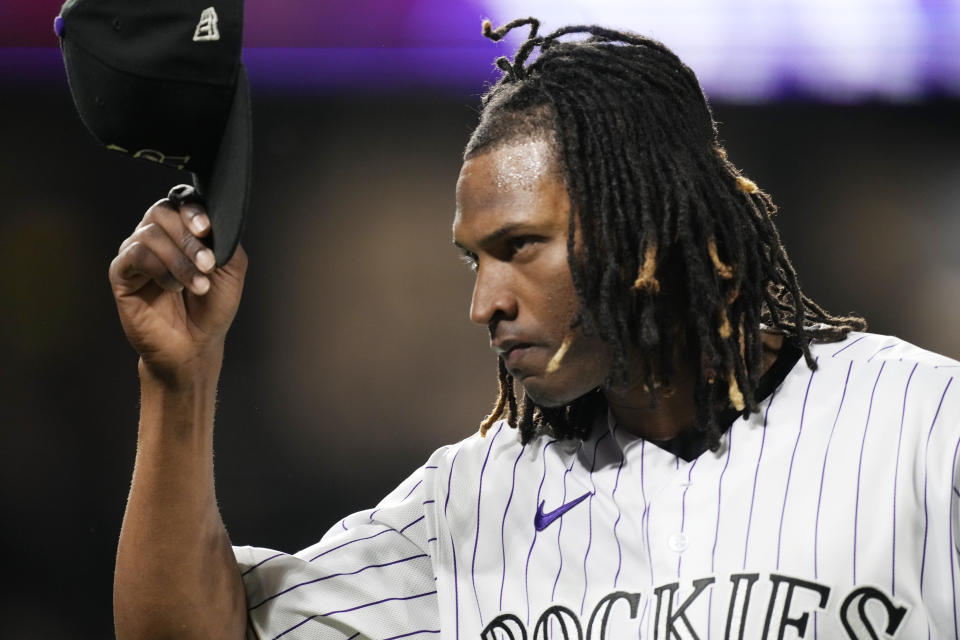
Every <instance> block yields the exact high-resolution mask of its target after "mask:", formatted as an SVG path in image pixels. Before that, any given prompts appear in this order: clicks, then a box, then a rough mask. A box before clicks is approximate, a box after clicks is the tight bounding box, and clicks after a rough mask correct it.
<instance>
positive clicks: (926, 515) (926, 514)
mask: <svg viewBox="0 0 960 640" xmlns="http://www.w3.org/2000/svg"><path fill="white" fill-rule="evenodd" d="M952 382H953V378H950V379H949V380H947V386H946V387H944V389H943V395H941V396H940V403H939V404H938V405H937V412H936V413H935V414H933V422H931V423H930V430H929V431H928V432H927V443H926V447H925V448H924V455H923V460H924V467H923V553H922V554H921V555H920V595H921V596H922V595H923V576H924V572H925V571H926V568H927V531H928V529H929V527H930V511H929V508H928V507H927V479H928V477H927V470H928V468H927V462H928V458H929V455H930V438H931V437H932V436H933V427H934V426H935V425H936V424H937V418H938V417H939V416H940V409H941V407H943V399H944V398H946V397H947V391H948V390H949V389H950V384H951V383H952ZM927 631H928V633H929V629H928V630H927Z"/></svg>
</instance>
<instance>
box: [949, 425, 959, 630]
mask: <svg viewBox="0 0 960 640" xmlns="http://www.w3.org/2000/svg"><path fill="white" fill-rule="evenodd" d="M958 450H960V440H957V446H955V447H954V448H953V466H952V467H950V468H951V469H956V468H957V451H958ZM952 482H953V480H951V483H952ZM953 490H954V491H956V490H957V489H956V487H954V488H953ZM947 515H948V516H949V519H950V540H949V541H948V543H949V545H950V551H949V553H948V557H949V558H950V588H951V589H952V590H953V638H954V640H960V625H958V623H957V576H956V574H955V573H954V570H953V565H955V564H957V563H956V560H955V558H954V546H953V545H954V542H953V496H950V503H949V504H948V505H947Z"/></svg>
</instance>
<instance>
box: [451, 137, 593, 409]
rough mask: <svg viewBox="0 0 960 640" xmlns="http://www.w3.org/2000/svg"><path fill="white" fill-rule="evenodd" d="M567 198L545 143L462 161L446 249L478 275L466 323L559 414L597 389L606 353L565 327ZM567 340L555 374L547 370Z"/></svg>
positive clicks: (570, 296)
mask: <svg viewBox="0 0 960 640" xmlns="http://www.w3.org/2000/svg"><path fill="white" fill-rule="evenodd" d="M569 217H570V197H569V195H568V194H567V190H566V187H565V185H564V183H563V180H562V176H561V174H560V172H559V170H558V167H557V165H556V161H555V159H554V153H553V150H552V148H551V145H550V143H549V142H548V140H547V139H546V138H545V137H542V138H521V139H518V140H515V141H513V142H508V143H505V144H503V145H500V146H496V147H495V148H494V149H493V150H491V151H486V152H483V153H481V154H479V155H477V156H474V157H473V158H471V159H469V160H467V161H466V162H465V163H464V164H463V168H462V169H461V170H460V178H459V180H458V181H457V212H456V218H455V219H454V223H453V237H454V242H455V244H457V246H459V247H460V248H461V249H462V250H463V251H464V254H465V256H466V257H467V258H468V260H469V261H470V263H471V264H472V266H473V267H474V269H475V271H476V283H475V284H474V287H473V299H472V302H471V305H470V319H471V320H473V321H474V322H476V323H477V324H482V325H486V326H487V327H488V329H489V331H490V345H491V347H492V348H493V349H494V350H495V351H496V352H497V354H498V355H499V357H500V358H502V359H503V361H504V364H505V365H506V367H507V370H508V371H509V372H510V374H511V375H512V376H513V377H514V378H515V379H516V380H518V381H520V382H521V384H523V387H524V389H525V390H526V392H527V394H528V395H529V396H530V397H531V398H532V399H533V400H534V401H535V402H536V403H537V404H539V405H541V406H547V407H554V406H561V405H564V404H566V403H568V402H570V401H572V400H574V399H576V398H578V397H580V396H581V395H583V394H585V393H587V392H588V391H590V390H591V389H593V388H595V387H597V386H599V385H600V384H601V383H602V382H603V380H604V378H605V377H606V374H607V370H608V368H609V362H610V359H609V355H608V353H609V350H608V348H607V347H606V345H605V344H604V343H603V342H602V341H601V340H600V339H599V338H584V337H583V335H582V334H581V333H580V332H579V331H574V330H572V329H571V327H570V325H571V323H572V321H573V319H574V317H575V315H576V313H577V311H578V309H579V300H578V297H577V294H576V291H575V290H574V286H573V280H572V277H571V275H570V268H569V266H568V263H567V231H568V224H569ZM565 339H566V340H568V342H569V347H568V349H567V350H566V353H565V355H564V356H563V358H562V359H561V360H560V362H559V367H556V368H553V367H551V369H553V370H552V371H549V370H548V363H550V361H551V358H553V357H554V355H555V354H556V353H557V351H558V350H559V349H560V348H561V345H563V344H564V340H565Z"/></svg>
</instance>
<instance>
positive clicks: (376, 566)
mask: <svg viewBox="0 0 960 640" xmlns="http://www.w3.org/2000/svg"><path fill="white" fill-rule="evenodd" d="M426 557H428V556H427V554H425V553H421V554H418V555H415V556H410V557H409V558H401V559H399V560H393V561H391V562H382V563H380V564H369V565H367V566H365V567H361V568H359V569H357V570H356V571H342V572H340V573H331V574H330V575H328V576H323V577H322V578H315V579H313V580H307V581H306V582H300V583H298V584H295V585H292V586H290V587H287V588H286V589H284V590H283V591H278V592H277V593H275V594H273V595H272V596H267V597H266V598H264V599H263V600H261V601H260V602H258V603H257V604H255V605H253V606H252V607H247V611H253V610H254V609H256V608H257V607H260V606H262V605H264V604H266V603H267V602H270V601H271V600H273V599H274V598H279V597H280V596H282V595H284V594H287V593H290V592H291V591H293V590H294V589H299V588H300V587H305V586H307V585H310V584H316V583H318V582H323V581H324V580H330V579H331V578H340V577H343V576H355V575H357V574H358V573H363V572H364V571H366V570H367V569H382V568H383V567H390V566H393V565H395V564H402V563H404V562H409V561H411V560H416V559H417V558H426Z"/></svg>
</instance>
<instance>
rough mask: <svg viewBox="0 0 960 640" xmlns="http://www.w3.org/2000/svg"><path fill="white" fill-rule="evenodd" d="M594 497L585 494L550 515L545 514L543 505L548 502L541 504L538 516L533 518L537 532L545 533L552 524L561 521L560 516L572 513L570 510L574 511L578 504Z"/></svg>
mask: <svg viewBox="0 0 960 640" xmlns="http://www.w3.org/2000/svg"><path fill="white" fill-rule="evenodd" d="M592 495H593V492H591V491H587V492H586V493H585V494H583V495H582V496H580V497H579V498H577V499H575V500H571V501H570V502H567V503H566V504H562V505H560V506H559V507H557V508H556V509H554V510H553V511H551V512H550V513H544V512H543V505H544V504H545V503H546V500H544V501H542V502H541V503H540V506H539V507H537V515H535V516H534V517H533V526H534V527H536V529H537V531H543V530H544V529H546V528H547V527H549V526H550V525H551V524H553V521H554V520H557V519H559V518H560V516H562V515H563V514H565V513H566V512H567V511H570V509H573V508H574V507H575V506H577V505H578V504H580V503H581V502H583V501H584V500H586V499H587V498H589V497H590V496H592Z"/></svg>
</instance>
